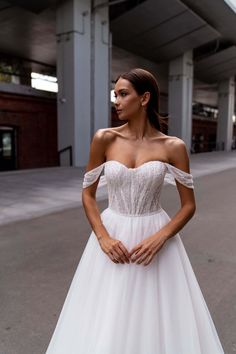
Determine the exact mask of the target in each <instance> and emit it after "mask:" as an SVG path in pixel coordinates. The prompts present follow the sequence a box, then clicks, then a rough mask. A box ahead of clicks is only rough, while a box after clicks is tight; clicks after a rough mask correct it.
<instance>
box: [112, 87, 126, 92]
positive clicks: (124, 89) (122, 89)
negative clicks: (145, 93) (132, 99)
mask: <svg viewBox="0 0 236 354" xmlns="http://www.w3.org/2000/svg"><path fill="white" fill-rule="evenodd" d="M121 91H127V89H126V88H121V89H119V90H118V91H116V90H114V93H117V92H121Z"/></svg>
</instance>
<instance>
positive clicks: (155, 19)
mask: <svg viewBox="0 0 236 354" xmlns="http://www.w3.org/2000/svg"><path fill="white" fill-rule="evenodd" d="M111 30H112V36H113V43H114V44H115V45H117V46H119V47H121V48H124V49H127V50H130V51H131V52H133V53H135V54H138V55H142V56H144V57H146V58H148V59H151V60H154V61H156V62H162V61H166V60H169V59H172V58H174V57H176V56H178V55H180V54H182V53H183V52H185V51H187V50H190V49H193V48H195V47H198V46H201V45H203V44H204V43H207V42H210V41H212V40H213V39H216V38H218V37H220V33H219V32H217V31H216V30H215V29H214V28H213V27H211V26H210V25H209V24H208V23H206V22H205V21H204V20H203V19H202V18H200V17H199V16H198V15H196V14H195V13H194V12H192V11H191V10H190V9H189V8H188V7H187V6H185V5H184V4H183V3H181V2H180V1H178V0H165V1H156V0H147V1H145V2H143V3H141V4H140V5H138V6H136V7H135V8H133V9H132V10H130V11H128V12H126V13H124V14H122V15H121V16H119V17H118V18H116V19H114V20H113V21H111Z"/></svg>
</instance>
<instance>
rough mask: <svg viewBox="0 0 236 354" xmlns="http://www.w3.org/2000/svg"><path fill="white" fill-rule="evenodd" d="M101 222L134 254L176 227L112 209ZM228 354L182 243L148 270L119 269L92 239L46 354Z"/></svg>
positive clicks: (174, 241)
mask: <svg viewBox="0 0 236 354" xmlns="http://www.w3.org/2000/svg"><path fill="white" fill-rule="evenodd" d="M102 220H103V223H104V224H105V226H106V228H107V230H108V232H109V234H110V235H111V236H112V237H113V238H116V239H119V240H121V241H122V242H123V244H124V245H125V246H126V247H127V249H128V250H131V249H132V248H133V247H134V246H135V245H136V244H137V243H139V242H140V241H141V240H143V239H144V238H146V237H148V236H150V235H152V234H153V233H155V232H156V231H158V230H159V229H160V228H161V227H163V226H164V225H165V224H166V223H168V221H169V220H170V219H169V217H168V215H167V214H166V213H165V211H164V210H163V209H161V210H160V211H159V212H156V213H153V214H149V215H143V216H140V215H139V216H130V215H122V214H118V213H117V212H115V211H113V210H111V209H110V208H107V209H106V210H104V211H103V213H102ZM222 353H224V351H223V349H222V346H221V343H220V341H219V338H218V335H217V332H216V329H215V326H214V323H213V321H212V318H211V316H210V313H209V311H208V308H207V305H206V303H205V300H204V298H203V295H202V293H201V290H200V287H199V285H198V282H197V280H196V277H195V275H194V272H193V270H192V266H191V264H190V262H189V259H188V256H187V254H186V251H185V249H184V246H183V243H182V241H181V239H180V237H179V235H176V236H174V237H172V238H171V239H169V240H168V241H167V242H166V243H165V244H164V246H163V247H162V249H161V250H160V251H159V252H158V253H157V254H156V256H155V258H154V259H153V260H152V262H151V263H150V264H149V265H148V266H143V265H142V264H141V265H138V264H135V263H130V264H115V263H113V262H112V261H111V260H110V259H109V258H108V256H107V255H106V254H105V253H104V252H103V251H102V250H101V248H100V246H99V243H98V241H97V239H96V236H95V235H94V233H93V232H92V233H91V235H90V237H89V240H88V242H87V245H86V247H85V250H84V253H83V255H82V257H81V260H80V263H79V265H78V268H77V270H76V272H75V274H74V278H73V281H72V283H71V286H70V289H69V291H68V294H67V297H66V300H65V302H64V305H63V308H62V311H61V314H60V317H59V320H58V322H57V325H56V328H55V331H54V333H53V336H52V338H51V341H50V343H49V346H48V349H47V352H46V354H222Z"/></svg>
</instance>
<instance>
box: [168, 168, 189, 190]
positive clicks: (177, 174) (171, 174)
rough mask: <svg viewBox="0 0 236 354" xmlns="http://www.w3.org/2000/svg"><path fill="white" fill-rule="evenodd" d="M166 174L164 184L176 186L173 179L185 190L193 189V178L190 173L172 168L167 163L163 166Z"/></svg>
mask: <svg viewBox="0 0 236 354" xmlns="http://www.w3.org/2000/svg"><path fill="white" fill-rule="evenodd" d="M165 165H166V167H167V172H166V176H165V182H166V183H170V184H176V183H175V179H176V180H177V181H178V182H179V183H181V184H183V185H184V186H185V187H187V188H191V189H193V188H194V186H193V176H192V175H191V174H190V173H187V172H185V171H182V170H180V169H179V168H177V167H175V166H172V165H170V164H168V163H166V164H165Z"/></svg>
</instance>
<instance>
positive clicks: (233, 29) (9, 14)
mask: <svg viewBox="0 0 236 354" xmlns="http://www.w3.org/2000/svg"><path fill="white" fill-rule="evenodd" d="M62 1H63V0H40V1H32V0H8V1H5V0H4V1H3V0H0V25H1V31H0V54H7V55H10V56H13V57H19V58H25V59H28V60H29V61H32V62H33V63H32V64H29V65H31V68H33V67H34V69H35V70H37V68H38V70H39V71H43V70H42V66H40V63H44V64H46V67H47V66H48V70H49V71H50V70H54V68H55V66H56V40H55V27H56V11H55V10H56V5H57V4H58V3H60V2H62ZM110 1H111V0H110ZM129 1H130V4H129V10H128V11H126V12H120V13H119V16H118V17H112V18H113V19H112V20H111V30H112V32H113V43H114V45H116V46H118V47H120V48H123V49H126V50H128V51H129V52H133V53H135V54H137V55H139V56H142V57H144V58H146V59H149V60H152V61H154V62H157V63H160V62H166V63H167V62H168V60H170V59H172V58H174V57H176V56H178V55H180V54H182V53H183V52H185V51H187V50H189V49H193V48H196V47H198V48H201V46H202V45H203V44H204V43H212V41H214V40H215V39H216V40H217V39H219V38H220V39H221V40H223V41H224V40H227V41H229V42H230V43H231V47H232V46H234V45H236V21H235V19H236V16H235V13H234V12H233V11H232V10H231V8H229V6H228V5H227V4H226V3H225V2H224V1H223V0H214V1H212V0H201V1H195V0H181V1H179V0H146V1H143V0H136V1H134V0H132V1H133V2H132V4H131V0H129ZM129 1H128V2H129ZM104 2H105V0H104ZM111 2H112V1H111ZM131 5H132V6H133V7H132V8H131ZM135 5H136V6H135ZM112 8H113V13H114V11H115V8H116V5H114V6H112ZM118 12H119V11H118ZM220 49H221V48H220ZM206 54H207V55H209V53H206ZM214 55H216V58H220V59H219V60H221V64H220V65H221V67H220V66H219V65H218V69H219V70H218V69H217V65H216V66H215V68H214V67H212V68H210V69H209V67H208V66H207V65H208V60H207V57H206V58H205V59H202V60H201V61H199V62H197V63H196V71H195V73H196V75H197V76H198V75H199V78H201V79H204V80H205V81H206V82H212V80H214V78H216V77H217V80H218V79H219V80H220V79H221V77H223V76H224V73H227V74H233V73H235V72H236V68H235V61H234V56H235V49H232V48H231V49H229V50H226V52H225V53H223V52H219V54H218V53H216V54H214ZM218 55H219V56H218ZM212 59H213V58H212V57H211V56H210V57H209V60H212ZM216 69H217V70H218V71H217V73H216ZM220 70H221V71H220ZM211 73H212V74H211ZM216 74H217V75H216Z"/></svg>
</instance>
